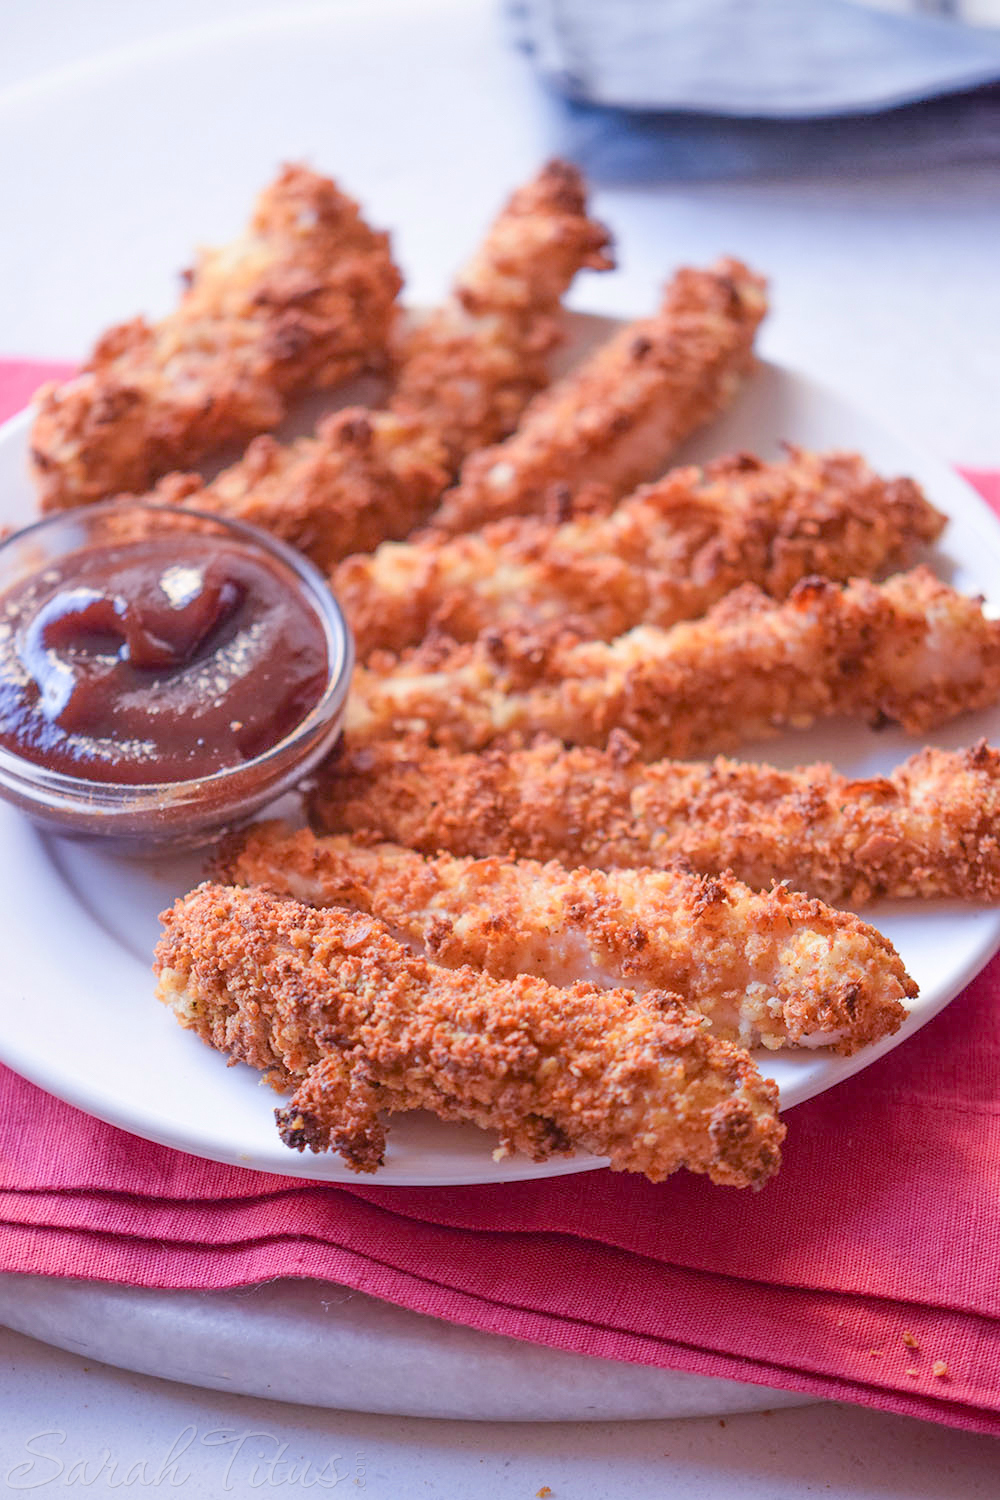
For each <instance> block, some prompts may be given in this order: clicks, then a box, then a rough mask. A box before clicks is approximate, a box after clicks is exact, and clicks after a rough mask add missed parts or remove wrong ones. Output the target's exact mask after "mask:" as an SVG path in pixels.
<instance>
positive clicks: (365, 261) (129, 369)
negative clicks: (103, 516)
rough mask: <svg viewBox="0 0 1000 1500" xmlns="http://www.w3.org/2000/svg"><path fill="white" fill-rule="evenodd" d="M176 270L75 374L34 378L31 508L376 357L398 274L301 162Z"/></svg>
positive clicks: (381, 353) (138, 465)
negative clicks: (171, 290)
mask: <svg viewBox="0 0 1000 1500" xmlns="http://www.w3.org/2000/svg"><path fill="white" fill-rule="evenodd" d="M186 280H187V287H186V290H185V292H184V294H183V296H182V298H181V301H180V304H179V306H178V307H177V309H176V311H174V312H173V313H170V314H169V315H168V316H167V317H165V318H164V319H163V320H162V321H161V322H159V323H156V324H149V323H147V322H146V321H145V320H144V319H143V318H135V319H133V321H132V322H130V323H122V324H120V325H119V326H118V327H117V328H112V329H111V330H110V331H109V332H108V333H106V334H105V335H104V336H103V338H101V339H100V341H99V342H98V344H97V346H96V347H95V349H94V352H93V354H92V355H91V358H90V360H89V362H88V364H87V365H86V366H85V367H84V369H83V371H82V372H81V373H80V374H79V375H77V376H76V377H74V378H73V379H72V380H69V381H67V382H66V383H65V384H61V385H47V386H44V387H43V388H42V390H41V391H39V393H38V396H37V398H36V400H37V403H38V415H37V417H36V419H35V425H34V428H33V431H32V438H31V445H32V471H33V475H34V479H35V482H36V484H37V486H38V494H39V500H40V503H41V507H42V509H43V510H59V509H64V508H66V507H69V506H73V505H82V504H85V503H87V502H88V501H93V500H100V499H102V498H103V497H105V496H107V495H114V494H117V493H120V492H121V491H134V492H137V493H138V492H141V491H143V490H145V489H147V488H148V487H149V486H150V485H151V484H152V483H153V481H154V480H156V479H158V478H159V477H160V475H162V474H165V473H166V472H167V471H168V470H171V469H176V468H178V467H180V466H187V465H191V464H194V463H197V462H198V460H199V459H200V458H202V457H203V456H204V455H206V454H208V453H210V452H212V451H213V450H215V449H218V448H220V447H222V446H224V445H225V444H227V443H232V442H235V441H245V440H246V439H247V438H249V437H252V436H253V434H254V433H258V432H263V431H265V430H267V429H268V428H271V427H275V426H277V424H278V423H279V422H280V421H281V419H282V417H283V416H284V415H285V410H286V405H287V402H288V400H289V399H290V398H291V397H293V396H296V395H298V394H299V393H300V392H302V391H304V390H307V389H309V388H312V387H317V386H330V385H335V384H337V383H338V382H340V381H343V380H345V379H347V378H348V377H349V376H351V375H353V374H355V373H356V372H357V371H358V370H360V369H361V368H362V367H363V366H365V365H367V364H371V363H373V362H379V361H382V360H383V359H384V357H385V352H386V347H387V344H388V340H389V334H390V330H391V325H392V321H393V317H394V312H395V299H396V294H397V292H398V291H399V288H400V285H401V281H400V276H399V272H398V271H397V269H396V267H395V265H394V264H393V260H392V256H391V254H390V250H389V238H388V236H387V235H385V234H380V233H377V232H376V231H375V230H372V229H370V228H369V227H368V225H367V224H366V223H365V221H364V219H363V218H362V217H361V214H360V212H359V209H358V205H357V204H356V203H355V202H354V201H353V199H351V198H348V197H347V196H346V195H345V194H344V193H342V192H341V191H340V189H339V188H338V187H337V186H336V185H335V184H334V183H333V182H331V181H330V179H329V178H327V177H321V176H319V175H318V174H317V173H316V172H312V171H310V170H309V169H308V168H307V167H304V166H287V167H285V168H284V169H283V170H282V171H281V173H280V174H279V176H278V177H277V179H276V180H275V181H274V182H273V183H272V184H271V185H270V187H268V188H266V189H265V190H264V192H263V193H261V195H260V197H259V198H258V200H257V204H256V207H255V210H254V214H253V218H252V219H251V222H250V226H249V228H248V229H247V231H246V232H245V233H244V234H243V235H242V237H241V238H240V239H238V240H235V241H234V242H233V243H232V244H229V245H226V246H224V247H223V248H221V249H217V250H203V251H202V252H201V253H200V254H199V256H198V258H197V261H196V263H195V266H194V269H193V270H192V271H190V272H188V273H186Z"/></svg>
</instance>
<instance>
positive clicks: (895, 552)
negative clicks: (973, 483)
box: [332, 447, 945, 661]
mask: <svg viewBox="0 0 1000 1500" xmlns="http://www.w3.org/2000/svg"><path fill="white" fill-rule="evenodd" d="M944 524H945V518H944V516H942V515H941V514H940V512H938V511H936V510H935V509H934V507H933V506H932V505H931V504H930V503H929V501H928V500H927V499H926V498H925V497H924V495H923V494H922V492H921V490H920V488H919V486H918V485H916V484H914V483H913V481H912V480H910V479H891V480H884V479H880V478H879V476H878V475H877V474H874V473H873V472H872V470H871V469H870V468H869V467H868V465H867V464H866V463H865V462H864V460H863V459H862V458H860V457H859V456H858V455H857V454H852V453H827V454H815V453H809V452H806V451H805V450H803V449H800V448H793V447H789V449H788V453H787V456H786V457H785V458H784V459H783V460H782V461H780V462H778V463H765V462H763V460H761V459H758V458H755V457H753V456H752V455H751V454H745V453H741V454H735V455H733V456H731V457H728V458H723V459H719V460H717V461H716V462H715V463H713V464H710V465H709V466H708V467H707V468H706V469H697V468H686V469H675V470H674V471H673V472H672V473H670V474H668V475H667V476H666V477H665V478H664V479H662V480H660V481H659V482H658V483H656V484H652V485H646V486H644V487H643V488H641V489H639V490H637V491H636V492H635V493H634V494H633V495H631V496H629V497H628V498H627V499H625V500H623V501H622V502H621V504H620V505H618V506H617V507H616V508H615V509H614V510H613V511H611V513H610V514H605V515H595V514H592V513H591V514H587V515H583V516H578V517H574V518H573V519H572V520H568V521H564V522H562V523H558V522H553V521H546V520H542V519H540V518H538V517H534V516H517V517H512V518H510V519H508V520H506V521H497V522H494V523H493V524H492V525H490V526H487V527H486V528H485V529H484V530H483V531H481V532H470V533H467V534H465V535H461V536H454V537H452V536H446V537H442V536H441V535H440V534H438V533H435V532H430V533H428V534H427V535H426V536H423V537H416V538H411V540H410V541H409V542H386V543H385V544H384V545H383V546H381V547H379V548H378V550H377V551H376V552H374V553H373V554H372V555H370V556H360V555H359V556H355V557H349V558H347V559H345V561H344V562H343V563H341V565H340V567H339V568H338V569H337V570H336V572H335V573H334V576H333V579H332V586H333V590H334V593H335V594H336V595H337V598H338V600H339V601H340V603H341V605H342V607H343V609H344V612H345V614H346V615H347V617H348V620H349V621H350V624H351V627H352V629H353V631H354V637H355V645H356V647H357V651H358V657H359V659H360V660H362V661H364V660H365V659H366V658H367V657H368V656H369V655H370V653H371V652H372V651H374V650H377V649H383V650H388V651H402V650H403V649H404V648H405V647H407V646H412V645H416V644H417V643H418V642H419V641H421V640H422V639H423V637H424V636H425V635H426V634H427V633H428V631H430V630H441V631H443V632H444V633H445V634H447V635H450V636H452V637H453V639H455V640H459V641H469V640H473V639H475V637H476V636H477V635H478V634H479V633H480V631H482V630H486V629H489V628H492V627H501V628H502V627H505V626H508V625H522V626H527V625H538V624H545V623H547V622H549V621H552V620H563V621H570V622H572V625H573V628H574V629H575V630H579V631H581V632H582V633H585V634H588V635H593V636H594V637H596V638H597V639H599V640H612V639H613V638H614V637H615V636H617V635H622V634H623V633H624V632H625V631H626V630H630V629H631V628H632V626H634V625H639V624H642V623H648V624H651V625H658V626H660V627H662V628H667V627H669V626H670V625H675V624H676V623H677V622H678V621H679V620H690V619H695V618H696V617H697V616H699V615H702V614H704V613H705V611H706V610H708V609H709V608H711V606H712V605H713V604H716V603H717V602H718V601H719V600H720V599H721V598H722V597H723V596H724V595H725V594H727V593H728V592H729V591H730V590H731V589H734V588H737V587H738V586H739V585H740V584H742V583H755V584H757V585H758V586H759V587H760V588H762V589H764V591H765V592H766V593H768V594H771V595H772V596H773V597H775V598H784V597H785V596H786V595H787V594H788V593H789V592H790V590H791V589H792V588H793V587H794V585H795V584H796V583H798V582H799V581H800V580H801V579H803V578H805V577H807V576H809V575H810V574H813V573H819V574H822V575H823V576H824V577H826V578H834V579H837V580H840V581H846V580H847V579H848V578H851V577H871V576H873V575H875V574H877V573H880V572H882V571H884V570H885V569H886V568H887V567H889V566H893V565H899V564H901V563H905V562H909V561H911V560H912V557H913V554H914V552H915V550H916V548H917V546H918V545H920V544H921V543H927V542H931V541H934V540H935V539H936V537H937V536H938V535H939V534H940V532H941V530H942V528H943V527H944Z"/></svg>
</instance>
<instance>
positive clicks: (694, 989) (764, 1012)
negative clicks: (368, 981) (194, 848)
mask: <svg viewBox="0 0 1000 1500" xmlns="http://www.w3.org/2000/svg"><path fill="white" fill-rule="evenodd" d="M220 878H221V879H224V880H226V881H228V882H230V883H232V884H236V885H261V886H265V887H266V888H267V889H268V890H270V891H273V892H274V893H275V894H276V895H279V896H290V897H292V898H293V899H295V900H296V901H305V902H308V903H309V904H310V905H313V906H350V907H353V908H355V909H356V910H360V911H365V912H368V913H370V914H371V915H372V916H375V917H378V919H379V920H380V921H382V922H384V923H385V924H386V926H387V927H389V929H390V930H391V931H392V932H394V933H395V934H396V935H397V936H399V937H400V938H401V939H402V940H403V941H404V942H406V943H408V944H410V945H416V946H417V947H418V948H419V949H421V950H422V951H423V952H424V953H425V954H426V956H427V957H428V958H431V959H433V960H434V961H435V962H436V963H442V964H446V965H447V966H448V968H457V967H459V966H460V965H462V964H471V965H472V966H473V967H474V968H478V969H485V970H486V972H487V973H488V974H492V975H494V977H495V978H497V979H513V978H514V977H515V976H516V975H517V974H537V975H538V976H539V978H541V979H546V980H548V981H549V983H550V984H556V985H567V984H572V983H573V981H574V980H577V979H584V980H586V981H587V982H588V983H591V984H597V985H600V986H601V987H607V988H609V989H613V988H615V987H616V986H618V985H627V986H628V987H629V988H630V989H634V990H635V991H636V992H637V993H639V994H642V993H644V992H645V991H647V990H671V991H674V992H676V993H677V994H679V995H680V996H681V997H682V999H683V1001H684V1003H685V1004H686V1005H689V1006H691V1007H692V1009H694V1010H697V1011H700V1012H701V1014H702V1015H703V1016H705V1017H707V1019H708V1020H709V1022H710V1023H711V1027H712V1030H713V1031H714V1032H716V1033H717V1034H718V1035H719V1036H722V1037H725V1038H726V1039H727V1040H729V1041H734V1042H738V1043H739V1044H740V1045H741V1046H744V1047H756V1046H758V1045H760V1044H763V1045H764V1046H765V1047H771V1048H778V1047H789V1046H793V1047H795V1046H802V1047H825V1046H829V1047H832V1048H834V1050H835V1051H837V1052H840V1053H844V1054H850V1053H852V1052H856V1051H857V1050H858V1048H859V1047H863V1046H865V1045H866V1044H867V1043H869V1042H873V1041H877V1040H878V1039H879V1038H880V1037H883V1036H888V1035H890V1034H891V1033H892V1032H894V1031H897V1030H898V1029H899V1026H900V1024H901V1023H902V1021H903V1020H904V1019H905V1017H906V1010H905V1007H904V1005H903V1001H904V1000H905V999H907V998H912V996H914V995H915V994H916V992H917V988H916V985H915V984H914V983H913V981H912V980H911V979H910V978H909V976H908V974H907V973H906V970H905V969H904V968H903V965H902V963H901V962H900V959H899V955H898V954H897V953H896V951H895V949H894V948H893V947H892V945H891V943H889V942H888V940H887V939H886V938H884V937H883V936H882V935H881V933H879V932H876V931H875V929H874V928H872V927H868V926H867V925H866V924H865V923H864V922H862V921H861V920H860V918H858V917H855V916H849V915H847V914H846V913H844V912H838V911H832V910H831V909H830V908H829V907H827V906H823V905H822V904H821V903H820V902H819V901H811V900H809V899H808V898H807V897H805V896H799V895H793V894H792V893H791V892H789V891H787V890H786V889H785V887H784V886H779V887H778V888H777V889H776V890H774V891H771V892H769V893H767V894H766V895H758V894H755V893H754V892H753V891H750V890H748V889H747V887H746V886H744V885H741V884H740V883H739V881H737V880H735V879H734V878H733V877H732V876H731V875H728V874H727V875H720V876H701V875H694V874H691V873H690V872H688V871H686V870H680V869H672V870H612V871H610V872H604V871H600V870H586V869H577V870H567V869H566V868H565V867H564V866H563V865H561V864H557V863H556V862H555V861H552V862H551V863H549V864H544V865H543V864H538V863H536V862H535V861H533V860H518V861H505V860H501V859H480V860H472V859H455V858H454V857H452V856H451V855H447V854H443V855H440V856H439V857H438V858H436V859H426V858H424V856H423V855H420V854H416V853H414V852H413V851H412V850H410V849H403V848H401V847H400V846H399V845H398V844H377V845H375V846H374V847H366V846H365V845H363V844H360V843H357V842H355V841H354V840H352V839H350V838H346V837H332V838H323V839H317V838H316V837H315V835H314V834H311V833H310V832H309V831H308V830H303V831H301V832H298V833H295V832H292V831H291V830H290V829H287V828H285V827H284V826H283V825H281V824H278V825H274V824H271V825H264V826H262V827H258V828H254V829H251V831H250V832H249V834H247V835H245V836H244V838H243V839H242V840H241V842H240V844H239V845H238V846H237V848H236V849H235V850H231V851H230V852H229V854H228V855H227V856H225V857H224V859H223V863H222V867H221V870H220Z"/></svg>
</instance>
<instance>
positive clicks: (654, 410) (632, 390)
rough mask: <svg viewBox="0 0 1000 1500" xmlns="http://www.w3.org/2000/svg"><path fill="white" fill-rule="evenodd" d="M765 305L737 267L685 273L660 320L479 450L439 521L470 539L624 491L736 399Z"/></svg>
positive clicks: (623, 339)
mask: <svg viewBox="0 0 1000 1500" xmlns="http://www.w3.org/2000/svg"><path fill="white" fill-rule="evenodd" d="M766 307H767V303H766V298H765V293H764V282H763V280H762V279H761V278H760V277H759V276H757V275H755V274H754V272H752V271H750V270H749V269H748V268H747V267H746V266H745V265H743V264H742V262H741V261H737V260H730V259H724V260H720V261H719V262H718V263H717V264H716V265H715V266H713V267H712V268H711V269H709V270H707V271H697V270H692V269H689V268H685V269H684V270H681V271H678V272H677V274H676V276H675V277H674V278H673V280H672V281H671V282H670V283H669V284H668V286H667V288H666V292H665V295H664V300H663V304H662V306H661V308H660V310H659V312H658V313H657V314H656V315H655V316H654V317H652V318H646V319H643V320H641V321H639V322H636V323H631V324H629V325H628V327H626V328H623V329H622V330H621V331H620V332H619V333H617V334H616V335H615V336H614V338H612V339H611V340H610V341H609V342H608V343H607V344H606V345H604V346H603V347H602V348H601V349H599V350H598V352H597V353H596V354H595V355H593V356H592V357H591V358H590V359H588V360H586V361H585V362H584V363H583V364H582V365H581V366H580V367H579V368H578V369H577V370H575V371H573V372H572V373H571V374H570V375H567V376H566V377H565V379H563V380H561V381H559V382H558V384H556V385H554V386H553V387H552V388H551V390H549V391H546V392H544V393H543V394H542V395H540V396H537V397H536V398H535V400H534V401H533V402H532V403H531V405H530V407H529V408H528V410H527V411H526V412H525V414H524V418H523V420H522V422H521V425H520V427H519V428H518V430H517V431H516V432H515V433H514V435H513V436H512V437H510V438H508V439H507V441H506V442H505V443H503V444H501V445H500V446H499V447H494V448H488V449H485V450H483V451H482V452H478V453H475V454H473V456H472V457H471V458H470V459H468V460H467V462H466V463H465V465H464V466H463V469H462V473H461V477H460V480H459V483H458V485H457V486H456V488H455V489H453V490H451V491H449V493H448V494H447V495H446V496H445V498H444V500H443V502H442V504H441V507H440V509H439V510H438V511H437V512H436V513H435V515H434V517H433V524H434V525H435V526H437V527H439V528H440V529H441V530H443V531H452V532H455V531H471V530H472V529H474V528H475V527H478V526H482V525H484V524H485V523H486V522H487V521H494V520H499V519H500V518H501V517H503V516H512V515H530V514H542V513H544V512H545V510H546V508H547V506H548V505H549V504H551V502H552V500H553V497H554V496H556V495H558V496H559V497H561V498H565V499H570V498H572V497H573V496H578V495H579V494H580V492H582V491H590V490H593V489H595V488H598V489H601V490H602V491H603V490H607V491H611V492H612V493H613V494H614V495H624V494H626V493H627V492H628V491H629V490H630V489H632V488H633V487H634V486H635V485H636V484H638V483H639V481H640V480H643V479H649V478H650V477H651V476H653V475H655V474H656V473H658V472H659V470H660V469H662V467H663V465H664V464H665V463H666V462H667V460H668V459H669V457H670V455H671V454H672V453H673V452H674V450H675V449H676V448H677V446H678V445H679V444H680V443H681V442H682V441H683V440H684V438H686V437H687V436H688V435H689V434H690V433H692V432H693V431H694V430H695V429H696V428H698V427H701V426H702V425H703V424H704V423H705V422H707V421H708V420H709V419H710V418H711V417H713V416H715V415H716V413H717V412H719V411H721V410H722V408H723V407H724V406H726V405H728V403H729V402H730V401H731V400H732V398H733V396H734V395H735V393H736V391H737V389H738V388H739V385H740V383H741V381H742V379H743V377H744V376H745V374H746V373H747V371H748V369H749V368H750V365H751V362H752V358H753V341H754V336H755V334H756V331H757V327H758V325H759V323H760V321H761V319H762V318H763V316H764V313H765V311H766Z"/></svg>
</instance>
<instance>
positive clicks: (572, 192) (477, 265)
mask: <svg viewBox="0 0 1000 1500" xmlns="http://www.w3.org/2000/svg"><path fill="white" fill-rule="evenodd" d="M609 244H610V236H609V234H608V231H607V229H605V227H604V225H603V224H598V223H597V222H596V221H595V220H593V219H591V218H588V216H587V198H586V192H585V189H584V184H583V180H582V178H581V176H580V173H579V172H578V171H577V169H576V168H575V167H573V166H570V165H569V163H568V162H564V161H550V162H549V163H547V165H546V166H544V167H543V168H542V170H541V171H540V172H539V173H538V174H537V175H536V176H535V177H533V178H532V179H531V180H530V181H529V182H527V183H525V184H524V185H523V186H522V187H520V188H518V190H517V191H516V192H515V193H514V194H513V196H512V197H511V198H510V199H509V200H508V202H507V203H506V204H505V205H504V207H503V209H502V211H501V212H500V214H499V215H498V217H497V218H496V219H495V220H494V222H493V224H492V225H491V227H490V229H489V231H488V233H487V235H486V237H485V238H484V240H483V242H482V244H481V245H480V247H479V249H478V250H477V251H476V253H475V254H474V255H473V256H472V258H471V259H470V260H469V262H468V263H467V264H466V265H465V267H464V268H463V269H462V271H460V273H459V275H458V277H457V278H456V281H455V286H454V289H453V292H452V296H451V298H450V299H449V300H448V302H446V303H445V305H444V306H443V307H441V308H439V309H438V310H437V311H436V312H433V313H431V314H430V316H429V317H428V318H426V319H425V320H423V321H422V322H420V323H418V324H417V326H416V327H415V328H413V329H412V330H411V331H410V333H409V335H408V337H406V338H405V339H404V340H403V342H402V345H401V348H400V349H399V351H398V359H399V370H398V376H397V382H396V389H395V391H394V393H393V397H392V402H391V405H392V409H393V411H395V412H396V413H397V414H398V415H400V416H402V417H412V418H415V419H417V420H419V422H420V423H421V424H422V426H424V427H425V428H426V429H427V430H428V431H429V432H432V433H433V434H434V435H435V437H437V438H438V439H439V441H440V442H441V443H442V445H443V446H444V449H445V453H446V455H447V464H448V467H449V469H450V470H451V471H452V472H457V470H458V468H459V466H460V464H461V463H462V460H463V459H464V458H465V457H466V456H467V455H468V454H469V453H471V452H473V451H474V450H475V449H477V448H481V447H484V446H485V445H486V444H487V443H495V442H498V441H499V440H500V439H501V438H504V437H506V436H507V434H508V433H510V432H512V431H513V429H514V427H515V426H516V425H517V421H518V418H519V417H520V415H521V413H522V411H523V410H524V408H525V406H526V405H527V403H528V401H529V400H530V399H531V397H532V396H534V395H535V394H536V393H537V392H538V391H540V390H542V389H543V387H544V386H546V385H547V384H548V380H549V362H548V356H549V354H550V353H551V351H552V349H553V347H554V346H555V345H556V344H557V343H559V342H560V341H561V338H562V327H561V320H560V303H561V301H562V298H563V296H564V295H565V293H566V290H567V288H568V287H569V285H570V283H571V282H572V281H573V279H574V278H575V276H576V274H577V272H578V271H580V270H581V269H582V268H584V267H588V268H590V269H591V270H598V271H605V270H610V269H611V268H612V267H613V265H614V261H613V260H612V258H611V255H610V253H609V249H608V247H609Z"/></svg>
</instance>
